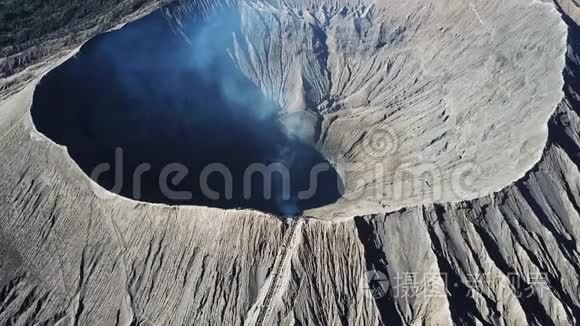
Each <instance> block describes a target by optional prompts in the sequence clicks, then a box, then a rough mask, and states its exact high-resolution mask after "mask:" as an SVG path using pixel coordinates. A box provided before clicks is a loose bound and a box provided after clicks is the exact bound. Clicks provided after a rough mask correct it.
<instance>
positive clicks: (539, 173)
mask: <svg viewBox="0 0 580 326" xmlns="http://www.w3.org/2000/svg"><path fill="white" fill-rule="evenodd" d="M157 4H158V3H157V2H138V3H135V2H129V1H127V2H120V3H115V6H106V5H105V6H102V7H101V6H90V7H89V6H87V7H83V4H79V5H78V6H71V7H70V8H64V7H62V6H56V5H55V6H54V7H51V6H48V5H47V6H46V7H43V8H44V9H43V11H42V13H43V15H42V16H41V17H30V16H26V15H33V13H31V12H28V13H27V12H23V13H20V14H21V15H23V16H22V17H20V16H18V15H9V16H6V15H4V17H5V19H3V20H2V24H5V25H6V26H4V25H3V26H2V27H3V29H2V31H3V33H8V34H10V35H11V38H9V40H10V41H9V42H10V44H2V47H3V49H2V54H3V55H4V56H5V57H6V58H3V59H1V61H0V65H1V67H2V75H1V78H2V79H1V80H0V83H1V89H2V93H1V96H0V98H2V99H3V100H2V102H1V103H0V152H1V153H2V160H1V161H0V174H1V178H0V208H1V209H0V221H1V223H0V244H1V245H0V257H1V258H2V259H1V260H0V289H1V290H0V324H20V325H24V324H51V325H52V324H60V325H67V324H79V325H95V324H97V325H109V324H110V325H114V324H121V325H131V324H138V325H139V324H143V325H147V324H154V325H164V324H175V325H182V324H196V325H197V324H227V325H242V324H261V325H266V324H285V325H294V324H302V325H304V324H307V325H309V324H323V325H325V324H355V325H361V324H369V325H379V324H389V325H398V324H401V325H421V324H425V325H450V324H456V325H463V324H467V325H489V324H492V325H526V324H532V325H573V324H576V323H577V322H578V320H580V299H579V298H580V293H579V291H580V290H579V289H580V286H579V278H580V275H579V274H580V259H579V258H580V257H579V253H578V248H577V242H578V240H577V239H578V237H579V235H580V229H579V228H580V223H579V221H580V220H579V219H580V215H579V214H580V208H579V207H580V170H579V167H580V157H579V154H578V153H579V151H580V134H579V132H580V113H579V105H578V94H577V91H578V85H579V83H578V81H577V80H576V77H577V76H576V75H577V72H578V65H579V64H580V60H579V59H578V58H579V57H578V48H577V47H578V42H577V38H578V35H580V32H579V28H578V26H577V25H576V23H575V22H574V21H573V20H572V19H571V18H568V17H576V16H577V15H578V13H577V12H576V10H577V9H575V8H574V5H573V4H569V3H563V2H561V3H560V6H561V8H563V9H564V10H565V13H566V14H565V15H564V19H562V18H561V17H560V14H559V13H558V12H557V11H556V9H555V6H554V5H553V4H551V3H545V2H539V1H507V0H506V1H439V2H429V1H411V2H408V1H406V2H399V1H380V2H378V1H377V2H371V1H359V2H356V3H355V2H349V3H347V2H346V1H332V2H326V1H325V2H323V1H297V2H293V3H292V4H286V3H282V2H278V1H259V2H241V3H239V4H237V5H236V6H235V8H237V12H239V15H240V17H242V25H241V26H242V32H241V33H240V34H238V35H236V38H235V41H234V42H233V43H232V45H231V54H232V59H233V60H235V62H236V63H237V65H238V66H239V67H240V68H241V70H242V71H243V72H244V74H245V75H246V76H247V78H249V79H250V80H252V81H253V82H254V84H255V85H257V86H258V87H260V89H261V91H262V92H263V94H265V95H266V96H268V97H270V98H271V99H272V100H273V101H275V102H276V103H277V104H278V106H279V107H280V116H282V117H290V120H289V121H287V123H288V126H289V127H295V126H299V127H302V128H303V127H304V126H306V127H308V125H307V124H306V123H293V122H294V121H293V120H292V119H291V118H292V117H295V116H298V117H304V116H306V117H313V118H312V119H305V120H301V119H299V120H298V121H307V122H308V121H310V122H312V121H315V122H316V123H317V124H318V125H319V126H320V129H319V133H317V134H315V137H313V138H309V140H310V141H311V145H312V146H314V148H316V149H318V151H319V152H320V153H321V154H322V155H323V156H324V157H325V158H326V159H328V160H329V161H331V162H333V164H334V165H335V167H336V169H337V170H338V171H339V172H340V173H342V177H343V180H345V186H346V189H347V193H346V195H347V196H345V198H344V199H343V200H340V201H338V202H336V203H335V204H332V205H330V206H327V207H322V208H320V209H317V210H316V211H314V212H310V213H312V214H315V215H316V216H317V217H319V219H298V220H295V221H292V222H291V223H289V224H286V223H284V222H281V221H279V220H277V219H275V218H272V217H271V216H269V215H267V214H263V213H259V212H255V211H250V210H245V211H234V210H222V209H217V208H205V207H195V206H190V207H183V206H176V207H168V206H162V205H151V204H146V203H140V202H135V201H129V200H126V199H123V198H121V197H118V196H114V195H111V194H108V193H106V192H105V191H104V190H103V189H101V188H99V187H98V186H96V185H95V184H93V183H92V182H91V181H90V180H89V179H88V177H87V176H86V175H85V174H84V173H83V171H82V170H81V169H79V167H78V166H77V165H76V164H75V163H74V161H73V160H72V159H71V158H70V156H69V155H68V154H67V151H66V150H65V149H64V148H63V147H60V146H58V145H56V144H55V143H53V142H52V141H50V140H49V139H47V138H46V137H44V136H43V135H41V134H39V133H38V132H37V131H36V129H35V128H34V125H33V124H32V119H31V116H30V107H31V101H32V98H33V95H34V89H35V85H36V84H37V83H38V82H39V78H40V77H41V76H42V75H43V74H45V73H46V72H47V71H48V70H50V69H52V68H53V67H54V66H56V65H58V64H59V63H61V62H62V61H63V60H64V59H65V58H66V56H68V55H70V54H71V52H70V50H71V49H73V48H76V47H78V46H80V45H81V43H82V42H84V41H85V40H87V39H88V38H90V37H92V36H94V35H95V34H96V33H97V32H98V31H102V30H104V29H108V28H110V27H112V26H115V25H117V24H120V23H124V22H127V21H129V20H132V19H134V18H137V17H140V16H142V15H144V14H146V13H148V12H149V11H150V10H152V9H154V8H156V5H157ZM3 6H5V7H6V8H8V9H10V8H12V9H13V7H15V6H16V5H15V4H12V3H8V4H4V5H3ZM220 6H221V4H220V2H218V1H216V2H210V1H199V2H195V1H194V2H177V3H175V4H173V5H172V6H171V7H167V8H165V9H162V10H164V11H165V14H167V15H169V16H170V17H171V19H172V22H173V24H174V28H175V29H176V30H177V31H180V32H184V34H185V35H186V36H187V33H185V30H183V28H185V27H186V25H187V21H188V19H193V18H195V17H198V16H199V15H194V14H192V13H193V12H196V13H201V12H203V13H210V12H213V11H214V10H215V9H217V8H219V7H220ZM5 12H6V11H5ZM70 12H73V13H78V15H77V14H70ZM48 13H50V14H48ZM65 13H67V15H64V14H65ZM81 13H83V14H81ZM6 17H7V18H6ZM55 17H60V18H62V19H61V21H60V22H59V24H55V25H51V24H44V25H43V26H40V24H37V23H36V22H35V23H34V24H32V23H30V22H31V21H36V20H35V19H37V20H38V21H43V20H44V21H47V22H50V21H54V20H55V19H56V18H55ZM71 17H72V18H71ZM8 18H9V19H8ZM8 23H10V24H8ZM565 23H566V24H568V33H567V35H568V36H567V37H568V42H567V44H568V47H567V56H566V61H565V62H564V53H565V50H566V33H565V26H566V25H565ZM40 28H45V29H46V30H43V31H41V30H39V29H40ZM20 29H22V30H30V29H33V31H32V32H30V33H22V34H14V33H16V32H17V31H18V30H20ZM4 31H6V32H4ZM12 34H14V35H12ZM3 40H4V39H3ZM5 42H8V41H5ZM32 44H35V45H34V46H33V45H32ZM562 85H563V86H564V92H562ZM546 127H547V128H546ZM373 130H379V131H381V132H382V135H383V136H384V135H386V136H387V137H388V138H387V139H388V140H389V142H388V143H382V142H380V141H379V139H375V138H373V137H374V136H373V135H375V134H376V133H374V132H372V131H373ZM299 131H302V130H300V128H299ZM381 144H382V145H384V144H396V146H394V147H393V146H391V147H383V146H382V145H381ZM353 166H354V168H353ZM377 166H379V169H382V170H383V171H388V173H387V172H385V173H384V174H382V175H380V176H381V177H380V178H377V177H376V176H377V174H375V173H374V172H373V173H371V170H370V169H376V168H377ZM401 166H402V167H401ZM465 166H467V167H468V168H464V167H465ZM434 169H435V170H436V172H433V170H434ZM350 170H354V172H350ZM397 171H403V172H397ZM425 171H427V172H429V171H431V172H430V173H431V174H428V177H427V179H426V180H425V179H424V178H423V177H422V176H423V175H424V174H425ZM466 171H467V172H471V174H469V173H468V178H466V179H465V178H464V177H459V178H458V182H456V181H457V178H455V177H456V176H465V175H466ZM389 173H392V174H389ZM357 180H362V182H355V181H357ZM387 185H392V187H391V188H389V187H386V186H387ZM379 186H385V187H379ZM377 189H379V191H378V196H377V195H376V193H377ZM385 189H387V190H386V191H384V190H385ZM388 189H397V191H390V190H388ZM434 189H435V190H434ZM458 190H459V191H458ZM356 192H362V193H363V194H362V195H360V196H354V195H353V194H354V193H356ZM369 192H370V193H369ZM393 196H395V197H393ZM353 197H354V198H353ZM460 200H463V201H460ZM399 208H400V209H399ZM394 209H398V210H397V211H395V210H394ZM355 216H356V217H355ZM368 270H375V271H378V272H380V273H381V275H384V276H381V278H382V279H384V280H383V281H382V282H381V285H383V286H384V287H385V291H386V293H384V295H380V296H376V295H375V298H373V296H371V295H369V290H368V288H369V286H370V284H373V283H372V282H369V281H371V280H369V278H372V276H373V274H372V273H371V274H369V273H367V271H368ZM410 275H411V276H412V277H411V278H409V276H410ZM410 282H412V283H411V284H410ZM409 286H411V288H409ZM401 289H403V290H404V289H407V291H401Z"/></svg>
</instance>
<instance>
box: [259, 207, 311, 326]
mask: <svg viewBox="0 0 580 326" xmlns="http://www.w3.org/2000/svg"><path fill="white" fill-rule="evenodd" d="M303 221H304V220H303V218H297V219H295V220H293V221H292V222H290V228H289V229H288V231H287V232H286V235H285V238H284V241H283V242H282V248H280V251H279V252H278V255H277V256H276V260H275V266H274V270H273V271H272V276H271V282H270V286H269V287H268V291H267V292H266V296H265V297H264V300H263V301H262V304H261V305H260V307H259V312H258V318H257V319H256V323H255V325H256V326H262V325H264V321H265V320H266V317H267V316H268V313H269V312H270V311H271V309H272V307H271V304H272V299H273V298H274V295H275V294H276V293H277V292H278V290H279V289H280V282H281V280H282V276H283V275H284V272H285V270H284V269H285V268H284V267H285V266H287V265H288V267H289V264H287V261H288V259H289V257H290V255H289V253H291V252H293V249H294V247H295V246H296V245H297V243H298V241H296V238H297V235H298V233H297V232H296V230H298V229H299V228H298V226H299V224H301V223H303Z"/></svg>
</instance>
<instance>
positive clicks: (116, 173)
mask: <svg viewBox="0 0 580 326" xmlns="http://www.w3.org/2000/svg"><path fill="white" fill-rule="evenodd" d="M208 21H213V25H212V24H209V23H201V22H200V23H197V25H194V24H192V26H188V27H187V30H189V31H191V35H188V36H189V38H190V39H191V40H192V41H191V42H190V44H188V42H185V41H184V39H183V38H182V37H180V36H178V35H176V34H175V33H174V32H173V31H172V30H171V28H170V27H169V26H168V24H167V23H166V22H165V20H164V19H163V17H162V16H161V15H160V14H159V13H155V14H152V15H150V16H148V17H145V18H143V19H141V20H139V21H137V22H135V23H132V24H129V25H127V26H125V27H124V28H123V29H121V30H119V31H115V32H111V33H107V34H103V35H101V36H99V37H97V38H95V39H93V40H91V41H90V42H88V43H87V44H86V45H85V46H83V48H82V49H81V51H80V53H79V54H78V55H77V56H76V57H74V58H72V59H70V60H69V61H68V62H66V63H64V64H63V65H61V66H60V67H58V68H57V69H55V70H53V71H52V72H50V73H49V74H48V75H47V76H46V77H45V78H44V79H43V80H42V81H41V83H40V84H39V85H38V87H37V90H36V93H35V98H34V104H33V107H32V116H33V120H34V123H35V125H36V127H37V128H38V130H39V131H40V132H42V133H43V134H45V135H46V136H48V137H49V138H51V139H52V140H54V141H55V142H57V143H59V144H62V145H65V146H66V147H67V148H68V151H69V153H70V155H71V156H72V158H73V159H74V160H75V161H76V162H77V164H78V165H79V166H80V167H81V168H82V170H83V171H84V172H85V173H87V174H88V175H92V176H93V178H94V179H95V181H97V182H98V183H99V184H100V185H101V186H103V187H104V188H105V189H108V190H111V191H113V192H117V193H119V194H121V195H123V196H125V197H128V198H133V199H137V200H141V201H146V202H152V203H165V204H170V205H178V204H179V205H183V204H188V205H205V206H213V207H221V208H254V209H259V210H262V211H266V212H270V213H274V214H279V215H298V214H300V213H301V212H302V211H303V210H306V209H310V208H315V207H320V206H324V205H327V204H330V203H333V202H335V201H336V200H337V199H338V198H339V197H340V192H341V189H342V183H341V180H340V177H339V176H338V174H337V173H336V171H335V170H334V169H333V168H332V167H331V166H330V164H328V162H327V161H326V160H325V159H324V158H323V157H322V156H321V155H320V154H319V153H318V152H317V151H315V150H314V149H313V148H311V147H310V146H309V145H306V144H303V143H301V142H299V141H297V140H295V139H292V138H290V137H289V136H286V135H285V133H284V132H283V129H282V127H281V126H280V124H279V122H278V119H277V118H278V117H277V112H278V111H279V108H278V107H277V106H276V104H274V103H273V102H271V101H269V100H268V99H267V98H265V97H264V96H263V95H262V93H261V91H260V90H259V89H258V88H257V87H256V86H255V85H254V84H252V83H251V82H250V81H249V80H247V79H246V78H245V77H244V76H243V75H242V74H241V72H240V71H239V70H238V69H237V67H236V66H235V65H234V64H233V62H232V60H231V58H230V57H229V54H228V51H227V50H226V46H227V44H231V38H232V35H233V34H234V33H236V31H237V29H238V28H239V17H238V16H236V15H235V14H234V15H233V14H227V15H225V14H224V15H221V16H220V17H217V18H216V17H214V18H212V19H210V20H208ZM144 163H145V164H144ZM176 163H178V164H181V165H183V166H185V167H186V168H187V175H185V174H184V175H183V176H182V175H180V173H181V172H178V170H179V169H178V168H177V167H178V166H177V165H176ZM212 163H221V164H223V166H225V167H227V169H228V170H229V171H230V172H231V175H232V180H231V183H229V184H231V189H232V192H231V198H227V196H226V195H228V194H229V193H228V191H226V189H228V186H226V184H228V183H226V182H225V178H224V176H223V175H222V174H223V173H218V172H215V173H212V174H210V175H209V177H208V185H209V188H207V189H211V190H214V191H216V192H217V193H218V194H219V199H217V200H216V199H215V198H208V194H207V191H205V192H204V191H202V190H203V189H205V188H204V187H202V186H200V174H201V173H202V171H204V168H206V167H207V166H208V165H210V164H212ZM253 163H263V164H266V165H268V164H271V163H281V164H282V165H284V166H285V167H287V168H288V171H289V174H290V179H289V181H290V183H289V185H290V195H289V196H286V197H285V196H284V192H283V191H282V189H283V188H284V187H283V185H285V184H286V183H284V182H283V180H284V178H283V174H281V173H277V172H273V173H271V176H272V185H271V186H269V185H267V183H264V179H266V181H267V177H266V178H263V177H262V175H261V174H260V173H254V174H253V177H252V178H251V180H252V181H251V183H250V185H249V186H248V184H247V182H246V188H248V187H249V189H250V190H251V196H248V194H247V191H246V196H244V173H247V168H248V167H249V166H251V165H252V164H253ZM107 164H108V165H107ZM212 166H214V167H215V166H216V165H215V164H214V165H212ZM314 166H326V167H328V168H329V170H328V171H326V172H323V173H321V174H319V175H318V177H317V181H318V186H317V188H316V190H317V191H316V192H315V194H314V196H313V197H311V198H305V199H298V193H299V192H300V191H303V190H306V189H309V187H311V186H315V184H313V183H312V182H311V180H310V179H311V178H310V173H311V171H312V168H313V167H314ZM103 167H109V168H110V169H109V170H108V171H105V170H106V169H103ZM96 171H97V172H98V171H100V173H97V172H96ZM205 171H206V172H207V171H209V170H205ZM270 172H272V171H271V170H270ZM97 175H98V176H97ZM136 175H137V176H136ZM165 177H166V178H165ZM181 178H183V180H181ZM164 179H167V180H168V182H165V181H164ZM202 179H203V178H202ZM135 180H140V181H138V182H136V181H135ZM160 180H161V182H160ZM164 184H166V185H167V187H166V188H167V189H164V187H163V185H164ZM268 189H270V190H271V192H272V195H271V198H268V196H267V193H268ZM213 195H215V194H213ZM209 197H212V196H209ZM248 197H249V198H248Z"/></svg>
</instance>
